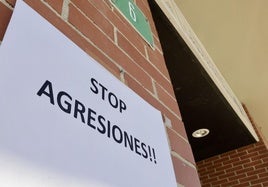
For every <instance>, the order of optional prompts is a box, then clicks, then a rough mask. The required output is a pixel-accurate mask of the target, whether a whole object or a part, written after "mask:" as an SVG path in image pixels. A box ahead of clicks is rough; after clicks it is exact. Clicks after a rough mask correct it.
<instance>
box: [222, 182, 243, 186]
mask: <svg viewBox="0 0 268 187" xmlns="http://www.w3.org/2000/svg"><path fill="white" fill-rule="evenodd" d="M236 184H239V182H238V181H228V182H223V183H221V186H233V185H236Z"/></svg>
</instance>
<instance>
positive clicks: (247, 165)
mask: <svg viewBox="0 0 268 187" xmlns="http://www.w3.org/2000/svg"><path fill="white" fill-rule="evenodd" d="M261 163H262V161H261V160H260V159H259V160H255V161H251V162H249V163H245V164H243V166H244V168H248V167H253V166H255V165H257V164H261Z"/></svg>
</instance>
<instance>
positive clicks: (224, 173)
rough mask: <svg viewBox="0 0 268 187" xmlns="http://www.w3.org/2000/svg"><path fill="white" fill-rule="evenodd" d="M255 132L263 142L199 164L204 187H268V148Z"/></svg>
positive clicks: (262, 140) (261, 140)
mask: <svg viewBox="0 0 268 187" xmlns="http://www.w3.org/2000/svg"><path fill="white" fill-rule="evenodd" d="M246 111H247V110H246ZM249 116H250V115H249ZM250 119H251V118H250ZM251 122H252V123H253V120H252V119H251ZM253 124H254V123H253ZM255 130H256V132H257V134H258V136H259V137H260V141H259V142H257V143H255V144H251V145H248V146H245V147H242V148H239V149H237V150H233V151H230V152H227V153H224V154H221V155H218V156H214V157H211V158H209V159H206V160H203V161H201V162H198V163H197V165H198V171H199V175H200V180H201V183H202V186H203V187H212V186H213V187H226V186H228V187H247V186H250V187H265V186H268V148H267V146H266V144H265V142H264V141H265V140H264V139H262V137H261V134H260V133H258V129H256V128H255Z"/></svg>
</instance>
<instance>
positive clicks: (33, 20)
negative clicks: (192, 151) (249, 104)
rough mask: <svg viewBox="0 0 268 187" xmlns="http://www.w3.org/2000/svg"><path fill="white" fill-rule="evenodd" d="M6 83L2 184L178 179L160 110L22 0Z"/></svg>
mask: <svg viewBox="0 0 268 187" xmlns="http://www.w3.org/2000/svg"><path fill="white" fill-rule="evenodd" d="M0 88H1V92H0V106H1V108H0V114H1V117H0V178H1V179H0V186H3V187H5V186H8V187H9V186H12V187H24V186H25V187H29V186H38V187H40V186H46V187H47V186H55V187H59V186H64V187H68V186H75V187H77V186H94V187H96V186H97V187H130V186H133V187H173V186H176V181H175V176H174V171H173V166H172V162H171V158H170V151H169V148H168V143H167V139H166V134H165V129H164V126H163V124H162V118H161V114H160V112H159V111H157V110H156V109H155V108H153V107H152V106H150V105H149V104H148V103H146V102H145V101H144V100H143V99H142V98H140V97H139V96H137V95H136V94H135V93H134V92H133V91H131V90H130V89H129V88H127V87H126V86H125V85H124V84H122V83H121V82H120V81H118V80H117V79H116V78H115V77H113V76H112V75H111V74H110V73H109V72H108V71H107V70H105V69H104V68H103V67H102V66H100V65H99V64H98V63H97V62H95V61H94V60H93V59H92V58H91V57H89V56H88V55H87V54H86V53H84V52H83V51H82V50H81V49H80V48H78V47H77V46H76V45H75V44H73V43H72V42H71V41H70V40H69V39H68V38H66V37H65V36H64V35H63V34H62V33H60V32H59V31H58V30H57V29H55V28H54V27H53V26H52V25H51V24H50V23H48V22H47V21H46V20H44V19H43V18H42V17H41V16H40V15H39V14H37V13H36V12H35V11H34V10H32V9H31V8H30V7H29V6H28V5H26V4H25V3H24V2H23V1H21V0H18V1H17V5H16V7H15V10H14V13H13V17H12V20H11V22H10V24H9V27H8V30H7V32H6V35H5V38H4V41H3V43H2V45H1V47H0Z"/></svg>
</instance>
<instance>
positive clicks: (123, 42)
mask: <svg viewBox="0 0 268 187" xmlns="http://www.w3.org/2000/svg"><path fill="white" fill-rule="evenodd" d="M117 33H118V34H117V37H118V45H119V47H120V48H122V49H123V50H124V51H126V52H127V53H128V55H130V57H131V58H132V59H133V61H135V62H136V63H137V64H139V65H140V66H141V67H142V68H143V69H144V70H145V71H146V72H148V74H150V75H151V76H152V77H154V79H155V80H156V82H157V83H158V84H160V85H161V86H162V87H163V88H164V89H165V90H167V92H169V93H171V94H172V95H174V94H173V93H174V91H173V87H172V85H171V82H170V80H169V79H167V77H164V75H162V73H160V72H159V71H158V70H157V69H156V67H154V66H152V65H151V64H150V63H149V62H148V61H147V60H146V59H145V57H144V56H143V55H141V54H140V53H139V52H138V51H137V49H136V48H135V47H134V46H133V45H132V44H131V43H130V42H129V40H128V39H127V38H126V37H125V36H123V35H122V34H121V33H120V32H117ZM162 63H164V62H162Z"/></svg>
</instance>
